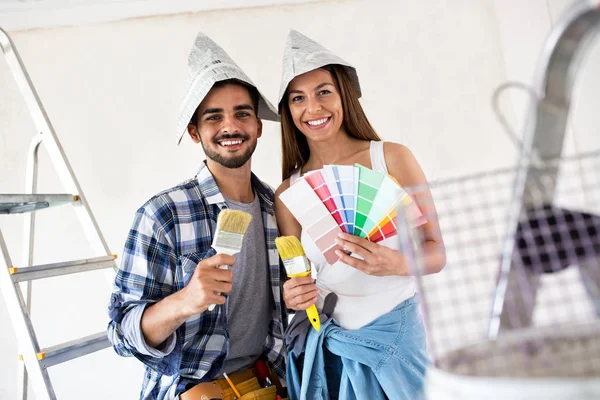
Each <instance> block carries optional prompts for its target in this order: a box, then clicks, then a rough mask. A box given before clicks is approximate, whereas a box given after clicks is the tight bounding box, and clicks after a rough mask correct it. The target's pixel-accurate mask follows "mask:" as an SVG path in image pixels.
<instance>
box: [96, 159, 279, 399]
mask: <svg viewBox="0 0 600 400" xmlns="http://www.w3.org/2000/svg"><path fill="white" fill-rule="evenodd" d="M251 180H252V186H253V188H254V190H255V192H256V194H257V195H258V196H259V200H260V206H261V210H262V216H263V223H264V230H265V241H266V244H267V249H266V250H267V254H268V260H269V275H270V276H269V278H270V281H271V288H272V291H273V300H274V304H275V307H274V309H273V314H272V318H271V322H270V325H269V333H268V335H267V339H266V342H265V347H264V349H265V353H266V355H267V357H268V359H269V360H270V361H271V362H272V364H273V367H274V369H275V370H276V372H277V373H278V374H279V375H280V377H282V378H283V377H284V374H285V355H284V350H283V345H282V344H283V342H282V339H283V329H284V326H283V323H284V321H286V320H287V319H286V317H287V315H286V313H287V310H286V309H285V307H284V306H283V307H282V303H281V284H282V282H281V279H280V272H281V270H280V264H279V256H278V253H277V248H276V247H275V238H276V237H277V224H276V222H275V215H274V209H273V198H274V195H273V191H272V190H271V189H270V188H269V187H268V186H267V185H266V184H264V183H262V182H261V181H260V180H259V179H258V178H257V177H256V176H255V175H254V174H252V178H251ZM225 207H226V204H225V199H224V198H223V195H222V194H221V192H220V191H219V188H218V187H217V184H216V182H215V180H214V178H213V176H212V174H211V173H210V171H209V169H208V167H207V166H206V164H205V163H203V164H202V167H201V168H200V171H199V172H198V175H197V176H196V178H195V179H191V180H189V181H186V182H184V183H182V184H181V185H179V186H176V187H174V188H172V189H169V190H166V191H164V192H161V193H159V194H158V195H156V196H154V197H153V198H152V199H150V200H149V201H148V202H147V203H146V204H144V205H143V206H142V207H141V208H140V209H139V210H138V211H137V213H136V216H135V219H134V222H133V226H132V228H131V230H130V232H129V236H128V237H127V242H126V243H125V249H124V251H123V259H122V262H121V265H120V267H119V270H118V272H117V276H116V278H115V292H114V293H113V294H112V296H111V301H110V305H109V315H110V319H111V320H110V322H109V325H108V337H109V339H110V341H111V343H112V344H113V347H114V349H115V351H116V352H117V353H118V354H119V355H121V356H134V357H136V358H137V359H139V360H140V361H142V362H143V363H144V364H145V366H146V374H145V379H144V383H143V387H142V391H141V394H140V398H142V399H173V398H176V397H177V396H178V395H179V394H180V393H181V392H183V391H185V389H186V386H187V385H189V384H195V383H199V382H204V381H210V380H212V379H214V378H215V377H217V376H218V375H219V371H220V370H221V367H222V366H223V363H224V361H225V358H226V356H227V351H228V348H229V335H228V332H227V320H226V318H227V316H226V315H225V312H224V307H215V309H214V310H213V311H208V310H207V311H205V312H203V313H202V314H200V315H198V316H196V317H192V318H190V319H188V320H187V321H186V322H185V323H184V324H182V325H181V326H180V327H179V328H178V329H177V331H176V332H175V334H174V335H172V337H171V338H170V339H169V340H167V342H169V346H168V347H169V349H168V350H165V351H164V352H161V351H157V350H155V351H153V353H152V354H149V353H148V351H147V350H146V351H145V350H144V349H141V348H140V345H139V343H136V341H135V340H131V337H137V338H142V337H143V335H142V334H141V328H140V320H141V316H142V313H143V309H144V308H145V307H146V306H147V305H150V304H153V303H156V302H158V301H160V300H161V299H163V298H165V297H167V296H169V295H171V294H173V293H175V292H177V291H179V290H181V289H182V288H183V287H185V286H186V285H187V283H188V282H189V280H190V278H191V276H192V274H193V273H194V270H195V269H196V265H197V264H198V263H199V262H200V261H202V260H203V259H205V258H208V257H211V256H213V255H214V254H215V251H214V249H212V247H211V244H212V238H213V234H214V231H215V228H216V221H217V215H218V214H219V211H220V210H221V209H223V208H225ZM127 313H131V314H130V316H134V315H135V317H133V319H134V322H133V323H122V322H124V321H123V319H124V318H125V316H126V315H127ZM141 340H142V341H143V339H141ZM139 341H140V340H138V342H139Z"/></svg>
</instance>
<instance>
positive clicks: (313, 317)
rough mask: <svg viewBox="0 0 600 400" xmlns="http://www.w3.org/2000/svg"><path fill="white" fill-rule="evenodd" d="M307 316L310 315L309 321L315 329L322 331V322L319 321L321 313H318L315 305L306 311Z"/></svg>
mask: <svg viewBox="0 0 600 400" xmlns="http://www.w3.org/2000/svg"><path fill="white" fill-rule="evenodd" d="M306 315H308V320H309V321H310V323H311V324H312V326H313V328H315V329H316V330H318V331H320V330H321V320H320V319H319V312H318V311H317V307H315V305H314V304H313V305H312V306H310V307H308V308H307V309H306Z"/></svg>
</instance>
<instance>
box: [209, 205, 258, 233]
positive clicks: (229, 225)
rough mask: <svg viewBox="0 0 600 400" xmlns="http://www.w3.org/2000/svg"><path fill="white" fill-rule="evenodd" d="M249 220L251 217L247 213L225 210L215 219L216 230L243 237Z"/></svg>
mask: <svg viewBox="0 0 600 400" xmlns="http://www.w3.org/2000/svg"><path fill="white" fill-rule="evenodd" d="M251 220H252V216H251V215H250V214H248V213H247V212H244V211H239V210H230V209H228V208H226V209H224V210H222V211H221V212H220V213H219V216H218V217H217V229H218V230H219V231H221V232H229V233H236V234H238V235H243V234H244V233H246V229H248V226H249V225H250V221H251Z"/></svg>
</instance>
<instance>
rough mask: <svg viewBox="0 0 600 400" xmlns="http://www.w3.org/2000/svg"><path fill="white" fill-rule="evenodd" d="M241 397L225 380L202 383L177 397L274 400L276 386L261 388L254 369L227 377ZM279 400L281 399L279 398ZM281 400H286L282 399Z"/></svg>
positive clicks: (183, 399) (198, 399) (220, 399)
mask: <svg viewBox="0 0 600 400" xmlns="http://www.w3.org/2000/svg"><path fill="white" fill-rule="evenodd" d="M229 379H230V380H231V382H232V383H233V385H234V386H235V388H236V390H237V391H238V392H239V394H240V395H241V397H239V398H238V396H237V395H236V394H235V392H234V390H233V388H232V387H231V385H230V384H229V382H227V380H226V379H224V378H222V379H217V380H214V381H211V382H203V383H199V384H197V385H195V386H194V387H192V388H191V389H189V390H187V391H186V392H184V393H182V394H180V395H179V398H180V399H181V400H236V399H237V400H276V399H278V396H277V386H276V385H271V386H268V387H261V385H260V384H259V382H258V378H257V377H256V372H255V370H254V369H252V368H251V369H247V370H246V371H243V372H238V373H234V374H230V375H229ZM279 399H282V398H281V397H279ZM282 400H287V398H286V399H282Z"/></svg>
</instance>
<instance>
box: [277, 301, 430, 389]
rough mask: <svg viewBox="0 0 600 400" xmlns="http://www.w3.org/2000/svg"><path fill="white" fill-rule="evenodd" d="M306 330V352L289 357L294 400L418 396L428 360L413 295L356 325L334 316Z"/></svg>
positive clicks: (289, 386) (423, 332) (421, 324)
mask: <svg viewBox="0 0 600 400" xmlns="http://www.w3.org/2000/svg"><path fill="white" fill-rule="evenodd" d="M310 329H311V332H310V333H309V335H308V339H307V341H306V347H305V349H304V352H303V353H302V354H295V353H294V352H293V351H292V352H290V354H289V357H288V364H287V384H288V389H289V393H290V398H291V399H292V400H294V399H311V400H312V399H315V400H318V399H337V398H339V399H344V400H352V399H366V398H368V399H390V400H415V399H418V398H420V396H421V392H422V389H423V382H424V376H425V370H426V368H427V366H428V364H429V359H428V356H427V345H426V339H425V329H424V327H423V322H422V319H421V314H420V312H419V308H418V300H417V298H416V297H412V298H410V299H408V300H405V301H403V302H402V303H400V304H398V305H397V306H396V307H395V308H394V309H393V310H392V311H390V312H389V313H387V314H385V315H382V316H381V317H379V318H377V319H376V320H374V321H373V322H371V323H369V324H367V325H365V326H363V327H362V328H360V329H356V330H345V329H343V328H341V327H340V326H339V325H338V324H337V322H336V321H335V320H332V319H330V320H328V321H326V322H325V323H323V324H322V325H321V331H319V332H317V331H315V330H313V329H312V328H310Z"/></svg>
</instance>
